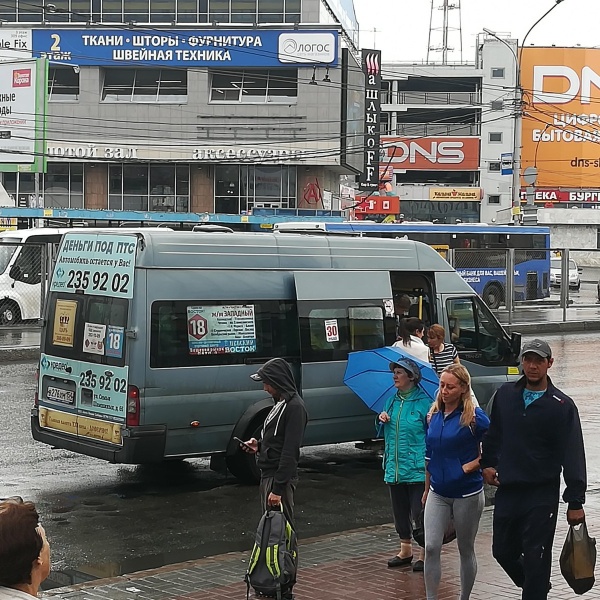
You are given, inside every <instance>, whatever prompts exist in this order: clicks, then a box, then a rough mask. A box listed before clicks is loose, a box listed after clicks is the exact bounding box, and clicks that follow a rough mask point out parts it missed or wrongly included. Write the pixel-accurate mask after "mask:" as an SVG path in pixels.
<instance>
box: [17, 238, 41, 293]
mask: <svg viewBox="0 0 600 600" xmlns="http://www.w3.org/2000/svg"><path fill="white" fill-rule="evenodd" d="M10 277H12V279H14V280H16V281H20V282H22V283H27V284H29V285H37V284H38V283H40V282H41V281H42V246H41V245H40V244H25V245H24V246H21V248H20V252H19V254H18V255H17V258H16V260H15V262H14V264H13V266H12V267H11V268H10Z"/></svg>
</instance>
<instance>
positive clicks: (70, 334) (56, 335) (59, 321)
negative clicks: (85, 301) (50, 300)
mask: <svg viewBox="0 0 600 600" xmlns="http://www.w3.org/2000/svg"><path fill="white" fill-rule="evenodd" d="M76 315H77V302H76V301H75V300H57V301H56V308H55V310H54V329H53V330H52V344H53V345H54V346H66V347H67V348H72V347H73V344H74V333H75V317H76Z"/></svg>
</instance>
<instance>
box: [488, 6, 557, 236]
mask: <svg viewBox="0 0 600 600" xmlns="http://www.w3.org/2000/svg"><path fill="white" fill-rule="evenodd" d="M562 2H564V0H554V4H553V5H552V6H551V7H550V8H549V9H548V10H547V11H546V12H545V13H544V14H543V15H542V16H541V17H540V18H539V19H538V20H537V21H536V22H535V23H534V24H533V25H532V26H531V27H530V28H529V31H527V33H526V34H525V37H524V38H523V42H522V43H521V47H520V49H518V55H517V52H515V50H514V48H513V47H512V46H511V45H510V44H509V43H508V42H507V41H506V40H503V39H502V38H501V37H499V36H498V35H496V33H494V32H493V31H490V30H489V29H485V28H484V29H483V31H484V32H485V33H487V34H488V35H491V36H492V37H494V38H496V39H497V40H498V41H499V42H501V43H502V44H504V45H505V46H506V47H507V48H508V49H509V50H510V51H511V53H512V55H513V57H514V59H515V88H514V95H515V112H514V116H513V118H514V125H513V160H512V167H513V169H512V208H513V224H514V225H518V224H519V212H520V208H521V126H522V123H521V119H522V117H523V87H522V86H521V57H522V54H523V48H524V47H525V42H526V41H527V38H528V37H529V35H530V33H531V32H532V31H533V30H534V29H535V28H536V27H537V26H538V25H539V24H540V23H541V22H542V21H543V20H544V19H545V18H546V17H547V16H548V15H549V14H550V13H551V12H552V11H553V10H554V9H555V8H556V7H557V6H558V5H559V4H561V3H562ZM517 48H518V44H517Z"/></svg>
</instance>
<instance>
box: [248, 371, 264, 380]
mask: <svg viewBox="0 0 600 600" xmlns="http://www.w3.org/2000/svg"><path fill="white" fill-rule="evenodd" d="M250 379H253V380H254V381H263V378H262V376H261V374H260V371H258V372H257V373H252V375H250Z"/></svg>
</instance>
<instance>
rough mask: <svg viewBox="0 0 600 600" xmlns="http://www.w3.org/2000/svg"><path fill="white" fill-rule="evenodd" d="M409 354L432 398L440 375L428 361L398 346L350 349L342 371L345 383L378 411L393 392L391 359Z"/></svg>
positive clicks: (424, 387)
mask: <svg viewBox="0 0 600 600" xmlns="http://www.w3.org/2000/svg"><path fill="white" fill-rule="evenodd" d="M403 358H408V359H410V360H412V361H413V362H415V363H416V364H417V365H418V366H419V368H420V369H421V381H420V382H419V387H421V388H422V389H423V390H424V391H425V393H426V394H427V395H428V396H429V397H430V398H431V399H432V400H433V399H434V398H435V395H436V393H437V390H438V388H439V386H440V379H439V377H438V376H437V373H436V372H435V371H434V370H433V368H432V367H431V365H429V364H428V363H425V362H423V361H421V360H418V359H417V358H415V357H414V356H411V355H410V354H408V353H407V352H404V351H403V350H402V349H401V348H398V347H396V346H388V347H385V348H375V349H374V350H363V351H361V352H351V353H350V354H349V355H348V365H347V366H346V373H345V374H344V383H345V384H346V385H347V386H348V387H349V388H350V389H351V390H352V391H353V392H354V393H355V394H356V395H357V396H358V397H359V398H360V399H361V400H362V401H363V402H364V403H365V404H366V405H367V406H368V407H369V408H370V409H371V410H372V411H375V412H376V413H380V412H381V411H382V410H383V407H384V405H385V401H386V400H387V399H388V398H389V397H390V396H393V395H394V394H395V393H396V391H397V390H396V388H395V387H394V379H393V374H392V372H391V371H390V363H393V362H398V361H399V360H402V359H403Z"/></svg>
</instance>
